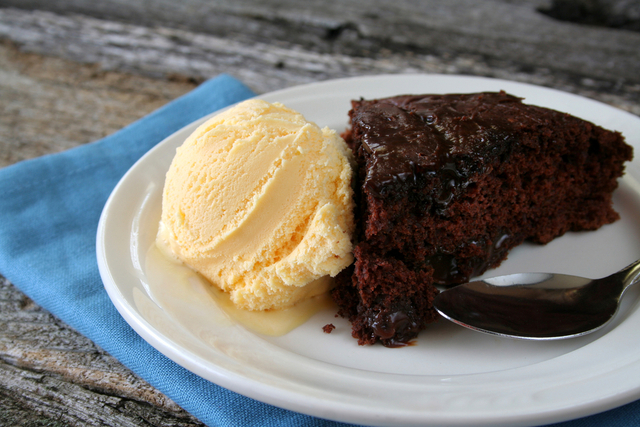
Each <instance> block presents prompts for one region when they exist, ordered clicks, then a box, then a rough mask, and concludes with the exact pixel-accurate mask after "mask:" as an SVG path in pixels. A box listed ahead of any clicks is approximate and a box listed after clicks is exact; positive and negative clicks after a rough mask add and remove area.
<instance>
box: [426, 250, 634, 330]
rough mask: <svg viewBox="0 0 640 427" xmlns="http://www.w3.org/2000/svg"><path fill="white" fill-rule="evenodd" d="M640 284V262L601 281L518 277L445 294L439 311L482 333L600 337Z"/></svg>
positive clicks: (555, 276)
mask: <svg viewBox="0 0 640 427" xmlns="http://www.w3.org/2000/svg"><path fill="white" fill-rule="evenodd" d="M639 281H640V260H638V261H636V262H634V263H632V264H631V265H629V266H628V267H626V268H624V269H622V270H620V271H618V272H617V273H614V274H612V275H610V276H607V277H604V278H601V279H595V280H594V279H586V278H583V277H577V276H570V275H566V274H551V273H518V274H510V275H507V276H500V277H494V278H491V279H485V280H479V281H475V282H469V283H466V284H463V285H459V286H456V287H453V288H451V289H447V290H445V291H443V292H440V294H438V295H437V296H436V298H435V299H434V302H433V305H434V307H435V308H436V310H437V311H438V312H439V313H440V314H441V315H442V316H443V317H444V318H446V319H448V320H451V321H452V322H454V323H457V324H459V325H461V326H464V327H466V328H469V329H473V330H475V331H479V332H485V333H489V334H493V335H500V336H505V337H510V338H520V339H529V340H554V339H565V338H573V337H578V336H582V335H586V334H589V333H591V332H594V331H596V330H598V329H600V328H602V327H603V326H604V325H606V324H607V323H608V322H609V321H611V319H613V317H614V316H615V314H616V312H617V311H618V307H619V305H620V300H621V298H622V295H623V294H624V292H625V290H626V289H628V288H629V287H630V286H632V285H634V284H636V283H638V282H639Z"/></svg>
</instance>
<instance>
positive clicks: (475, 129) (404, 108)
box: [352, 92, 526, 204]
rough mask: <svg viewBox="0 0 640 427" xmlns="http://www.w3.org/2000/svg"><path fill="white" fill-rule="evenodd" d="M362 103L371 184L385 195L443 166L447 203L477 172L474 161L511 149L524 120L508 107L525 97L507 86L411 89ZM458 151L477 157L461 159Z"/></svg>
mask: <svg viewBox="0 0 640 427" xmlns="http://www.w3.org/2000/svg"><path fill="white" fill-rule="evenodd" d="M359 104H360V105H363V106H365V105H366V106H367V108H361V109H356V110H355V113H354V116H353V117H352V119H353V122H354V124H355V125H358V126H354V127H357V128H358V129H359V130H360V132H362V135H359V136H360V137H361V140H362V145H361V147H362V148H361V149H363V150H365V151H366V155H367V157H368V158H369V161H370V167H369V168H368V170H367V175H366V177H365V180H364V187H365V189H366V190H368V191H370V192H372V193H373V194H376V195H381V194H382V193H383V192H389V191H392V189H394V188H395V189H397V188H399V187H402V185H403V184H404V183H410V184H415V181H416V180H417V179H418V177H419V176H420V175H421V174H425V173H428V172H429V171H433V172H436V171H441V173H443V175H442V176H441V180H442V184H441V192H440V195H439V197H438V202H440V203H441V204H447V203H448V202H449V201H450V200H451V198H452V197H453V194H454V189H455V188H456V187H458V186H461V185H464V184H465V183H466V182H467V178H468V176H469V175H470V174H472V173H473V172H476V171H475V170H474V168H473V166H474V165H480V164H482V162H483V159H484V157H485V156H488V155H491V156H500V155H501V154H503V153H504V152H505V151H506V150H507V147H508V146H509V143H511V142H512V141H510V138H511V137H512V135H514V133H515V132H514V130H515V128H517V127H518V124H517V123H515V122H514V121H513V120H510V119H509V118H508V116H507V115H505V114H504V108H509V109H510V110H513V108H514V106H521V105H522V104H521V103H520V98H516V97H515V96H512V95H508V94H506V93H504V92H497V93H494V92H488V93H480V94H453V95H426V96H424V95H421V96H413V95H406V96H398V97H393V98H385V99H379V100H374V101H360V102H359ZM511 114H513V113H511ZM522 114H526V113H525V111H524V109H523V110H522ZM496 141H503V144H502V145H500V144H496ZM454 156H456V157H458V158H460V156H463V157H464V158H468V159H476V160H475V161H471V162H468V163H467V164H465V165H461V164H456V163H455V162H454V161H453V160H452V159H453V157H454Z"/></svg>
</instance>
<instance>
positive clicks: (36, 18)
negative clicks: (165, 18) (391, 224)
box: [0, 9, 640, 114]
mask: <svg viewBox="0 0 640 427" xmlns="http://www.w3.org/2000/svg"><path fill="white" fill-rule="evenodd" d="M252 22H253V21H246V20H245V22H244V24H245V26H248V27H250V26H251V24H252ZM282 25H284V26H286V25H288V24H287V23H286V22H283V23H282ZM350 31H351V30H350V29H349V27H347V28H345V29H344V30H343V31H342V33H343V34H342V36H341V37H343V38H345V41H344V42H342V41H341V42H339V43H338V42H337V41H334V46H338V45H345V44H349V41H348V40H349V36H348V33H349V32H350ZM593 31H604V32H605V33H606V32H607V31H609V30H601V29H596V30H593ZM624 33H625V34H624V37H626V38H629V40H628V42H629V43H635V45H639V43H640V33H632V32H624ZM607 34H608V33H607ZM616 34H617V33H616ZM629 34H630V35H629ZM261 35H262V36H263V37H261V38H260V40H261V41H255V40H253V41H246V40H244V39H243V37H238V38H237V39H236V38H231V39H229V38H224V37H218V36H213V35H210V34H203V33H194V32H190V31H186V30H181V29H175V28H167V27H153V28H152V27H141V26H136V25H131V24H126V23H121V22H113V21H105V20H100V19H95V18H89V17H86V16H81V15H69V16H66V15H65V16H61V15H56V14H52V13H49V12H42V11H23V10H17V9H0V37H5V38H9V39H11V40H13V41H14V42H15V43H17V44H18V45H19V46H20V48H21V49H22V50H23V51H28V52H35V53H44V54H51V55H56V56H59V57H63V58H67V59H70V60H73V61H77V62H85V63H96V64H99V67H100V69H102V70H124V71H127V72H131V73H139V74H144V75H148V76H154V77H164V76H168V75H174V74H179V75H186V76H191V77H194V78H196V79H202V78H208V77H211V76H213V75H217V74H219V73H223V72H226V73H230V74H232V75H234V76H236V77H238V78H240V79H242V80H243V81H244V82H246V83H247V84H248V85H249V86H250V87H252V88H253V89H254V90H256V91H257V92H268V91H271V90H276V89H281V88H284V87H288V86H293V85H296V84H301V83H308V82H313V81H319V80H325V79H330V78H337V77H345V76H354V75H362V74H380V73H417V72H427V73H456V74H472V75H483V76H491V77H499V78H505V79H509V80H516V81H522V82H528V83H534V84H540V85H544V86H549V87H555V88H558V89H562V90H566V91H569V92H573V93H578V94H581V95H585V96H590V97H593V98H596V99H599V100H602V101H604V102H608V103H611V104H613V105H615V106H617V107H619V108H623V109H626V110H628V111H632V112H634V113H636V114H640V109H638V108H637V107H636V100H637V99H638V98H640V81H636V80H631V79H629V78H627V77H626V75H627V74H629V73H630V71H629V70H630V68H629V67H622V69H621V70H619V71H618V72H619V74H615V73H613V72H612V73H610V74H607V76H606V77H601V76H600V74H601V73H599V72H597V70H596V69H594V68H591V67H590V64H589V61H586V62H585V63H582V64H581V65H580V67H577V68H576V70H573V71H563V70H559V69H555V70H552V69H550V68H547V67H546V66H544V65H538V66H533V65H530V64H527V63H521V62H518V61H514V60H513V59H509V58H508V57H505V58H493V57H489V56H487V55H484V54H483V53H481V52H480V53H478V52H476V53H475V54H470V53H460V54H453V53H451V52H444V53H440V54H437V55H436V54H432V53H424V52H423V53H420V52H416V51H394V50H390V49H389V48H388V47H385V45H384V43H382V44H380V45H376V44H372V45H370V46H369V51H370V52H369V53H370V56H354V55H350V54H346V53H340V52H337V53H332V52H321V51H313V50H308V49H305V48H304V47H301V46H298V45H295V44H291V43H289V44H287V43H285V42H282V41H279V40H278V39H276V40H275V41H271V40H270V39H269V37H267V36H266V35H264V34H261ZM599 36H600V35H599V34H598V37H599ZM353 37H354V38H355V39H358V36H357V34H354V35H353ZM624 37H623V38H624ZM634 37H635V38H638V40H637V41H636V40H635V38H634ZM320 38H321V37H319V39H320ZM605 39H606V37H605ZM609 39H611V37H610V38H609ZM371 40H373V41H375V39H371ZM371 40H370V41H371ZM494 42H495V39H494V40H493V41H491V40H489V41H487V43H494ZM610 42H611V40H610ZM319 43H320V42H319ZM474 43H476V44H477V43H478V42H474ZM505 43H506V42H505ZM611 43H613V42H611ZM626 43H627V41H625V44H623V45H622V47H620V49H618V50H616V49H613V48H611V49H609V51H611V52H614V51H615V52H617V53H616V55H619V56H624V57H626V59H625V61H627V60H629V61H634V59H633V58H634V53H633V52H629V49H630V48H628V47H627V44H626ZM507 44H508V43H507ZM592 48H593V46H591V47H589V49H587V48H586V47H584V46H583V47H582V48H581V50H579V51H576V52H574V53H573V56H576V55H579V56H580V57H581V58H589V55H590V52H591V51H592V50H593V49H592ZM585 49H587V50H585ZM336 50H338V51H339V50H341V49H338V48H337V47H336ZM516 50H518V49H516ZM371 52H374V53H371ZM615 52H614V53H615ZM634 52H635V55H636V56H637V55H640V53H638V51H637V50H634ZM635 61H636V62H637V63H640V59H638V58H636V59H635ZM608 62H610V63H612V64H614V63H616V64H617V63H620V62H619V61H618V59H616V58H613V59H611V60H610V61H608ZM622 63H626V62H624V61H623V62H622ZM630 74H632V75H634V76H636V79H638V78H640V77H638V74H637V73H635V72H631V73H630Z"/></svg>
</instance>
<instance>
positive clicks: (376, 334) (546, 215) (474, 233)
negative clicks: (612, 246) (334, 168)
mask: <svg viewBox="0 0 640 427" xmlns="http://www.w3.org/2000/svg"><path fill="white" fill-rule="evenodd" d="M352 105H353V109H352V110H351V111H350V113H349V115H350V117H351V128H350V129H349V130H348V131H347V132H345V135H344V136H345V139H346V140H347V142H348V144H349V145H350V146H351V148H352V149H353V151H354V153H355V155H356V158H357V162H358V167H359V171H358V183H357V193H358V194H357V203H358V213H357V217H358V218H359V230H357V237H356V239H357V240H356V246H355V258H356V261H355V263H354V265H353V266H352V267H350V268H349V269H348V270H345V271H344V272H343V273H342V274H341V275H340V276H339V278H338V281H337V282H338V284H337V287H336V288H335V289H334V291H333V297H334V299H335V301H336V302H337V303H338V305H339V307H340V314H341V315H342V316H344V317H346V318H348V319H349V320H350V321H351V322H352V324H353V336H354V337H355V338H357V339H358V341H359V343H360V344H372V343H375V342H376V341H378V340H380V341H381V342H382V343H383V344H384V345H387V346H397V345H402V344H403V343H406V342H408V341H409V340H411V339H412V338H414V337H415V336H416V335H417V334H418V332H419V331H420V330H422V329H423V328H424V327H425V326H426V325H427V323H429V322H431V321H433V320H435V319H436V318H437V314H436V312H435V310H434V309H433V307H432V305H431V302H432V300H433V297H434V296H435V295H436V294H437V292H438V290H437V289H436V287H435V286H436V285H442V286H450V285H455V284H459V283H462V282H465V281H468V279H469V278H470V277H471V276H475V275H479V274H481V273H483V272H484V271H485V270H486V269H487V268H492V267H496V266H498V265H499V264H500V262H501V261H503V260H504V259H505V258H506V256H507V252H508V251H509V250H510V249H511V248H513V247H514V246H516V245H519V244H520V243H522V242H523V241H525V240H527V239H529V240H531V241H534V242H539V243H547V242H549V241H551V240H552V239H553V238H555V237H557V236H560V235H562V234H564V233H566V232H567V231H578V230H594V229H596V228H598V227H600V226H602V225H603V224H607V223H610V222H613V221H615V220H616V219H617V218H618V215H617V213H616V212H614V210H613V208H612V200H611V194H612V192H613V190H614V189H615V188H616V187H617V179H618V178H619V177H620V176H621V175H622V173H623V170H624V166H623V163H624V162H625V161H628V160H630V159H631V158H632V148H631V147H630V146H628V145H627V144H625V142H624V139H623V137H622V136H621V135H620V134H619V133H617V132H612V131H608V130H605V129H603V128H601V127H599V126H596V125H594V124H592V123H589V122H587V121H584V120H582V119H579V118H576V117H573V116H570V115H568V114H564V113H560V112H557V111H553V110H549V109H546V108H541V107H537V106H532V105H526V104H523V103H522V102H521V100H520V99H519V98H516V97H514V96H511V95H508V94H506V93H504V92H501V93H476V94H461V95H418V96H413V95H411V96H409V95H408V96H397V97H393V98H386V99H378V100H371V101H367V100H360V101H354V102H353V103H352Z"/></svg>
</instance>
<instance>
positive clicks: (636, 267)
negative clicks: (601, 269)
mask: <svg viewBox="0 0 640 427" xmlns="http://www.w3.org/2000/svg"><path fill="white" fill-rule="evenodd" d="M617 274H618V275H620V277H622V292H623V293H624V291H626V290H627V289H628V288H629V287H630V286H632V285H635V284H636V283H638V282H640V260H638V261H636V262H633V263H631V264H630V265H629V266H627V267H625V268H623V269H622V270H620V271H619V272H618V273H617Z"/></svg>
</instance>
